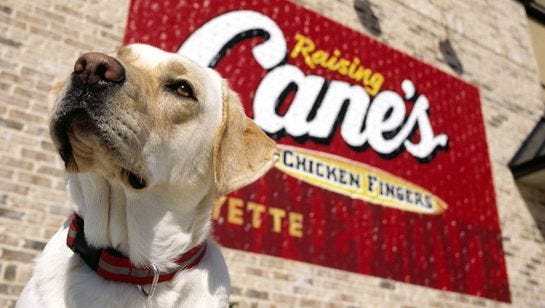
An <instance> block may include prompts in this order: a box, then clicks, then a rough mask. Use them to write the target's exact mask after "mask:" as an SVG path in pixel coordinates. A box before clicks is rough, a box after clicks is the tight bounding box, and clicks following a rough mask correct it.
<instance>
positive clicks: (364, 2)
mask: <svg viewBox="0 0 545 308" xmlns="http://www.w3.org/2000/svg"><path fill="white" fill-rule="evenodd" d="M354 9H355V10H356V14H357V15H358V18H359V20H360V22H361V23H362V25H363V26H364V27H365V29H367V30H368V31H369V32H371V34H373V35H374V36H380V35H381V34H382V30H381V29H380V23H379V21H378V17H377V15H376V14H375V12H374V11H373V8H372V7H371V3H370V2H369V0H355V1H354Z"/></svg>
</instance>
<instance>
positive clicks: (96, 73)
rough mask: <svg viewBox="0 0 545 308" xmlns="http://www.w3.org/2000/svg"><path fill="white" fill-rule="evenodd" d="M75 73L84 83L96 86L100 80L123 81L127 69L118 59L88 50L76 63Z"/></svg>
mask: <svg viewBox="0 0 545 308" xmlns="http://www.w3.org/2000/svg"><path fill="white" fill-rule="evenodd" d="M74 73H75V74H76V76H77V77H78V78H79V79H80V80H81V82H83V83H84V84H87V85H90V86H94V85H96V84H97V83H98V82H99V81H107V82H115V83H122V82H123V81H124V80H125V69H124V68H123V66H122V65H121V63H119V62H118V61H117V60H116V59H114V58H112V57H110V56H108V55H105V54H103V53H99V52H88V53H86V54H83V55H82V56H81V57H79V58H78V60H77V61H76V64H74Z"/></svg>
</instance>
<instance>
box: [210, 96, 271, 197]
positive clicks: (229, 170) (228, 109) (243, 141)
mask: <svg viewBox="0 0 545 308" xmlns="http://www.w3.org/2000/svg"><path fill="white" fill-rule="evenodd" d="M223 92H224V93H223V115H222V121H221V126H220V128H219V129H218V132H217V133H216V139H215V141H214V177H215V182H216V188H217V193H218V195H220V196H221V195H224V194H227V193H229V192H231V191H233V190H235V189H238V188H240V187H243V186H245V185H248V184H250V183H252V182H254V181H255V180H257V179H258V178H259V177H261V176H262V175H263V174H265V172H267V171H268V170H269V169H270V168H271V167H272V165H273V164H274V161H275V160H276V159H277V157H278V155H277V148H276V144H275V143H274V141H272V140H271V139H270V138H269V137H267V135H266V134H265V133H264V132H263V131H262V130H261V129H260V128H259V127H258V126H257V125H256V124H255V123H254V121H252V120H251V119H250V118H248V117H247V116H246V114H244V110H243V109H242V105H241V103H240V100H239V98H238V95H237V94H236V93H234V92H233V91H231V90H229V89H228V88H227V87H226V86H225V87H223Z"/></svg>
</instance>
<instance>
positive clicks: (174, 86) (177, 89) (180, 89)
mask: <svg viewBox="0 0 545 308" xmlns="http://www.w3.org/2000/svg"><path fill="white" fill-rule="evenodd" d="M168 88H169V89H171V90H172V91H173V92H174V93H176V94H177V95H179V96H181V97H186V98H193V99H194V98H195V94H194V93H193V88H192V87H191V85H190V84H189V83H188V82H187V81H185V80H181V81H176V82H173V83H171V84H169V85H168Z"/></svg>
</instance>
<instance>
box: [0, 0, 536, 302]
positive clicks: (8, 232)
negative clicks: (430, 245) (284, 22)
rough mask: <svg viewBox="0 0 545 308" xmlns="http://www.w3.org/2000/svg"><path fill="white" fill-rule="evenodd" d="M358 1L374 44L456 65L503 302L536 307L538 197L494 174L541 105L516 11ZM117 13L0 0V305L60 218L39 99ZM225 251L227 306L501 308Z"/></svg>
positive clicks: (120, 25) (347, 3) (334, 10)
mask: <svg viewBox="0 0 545 308" xmlns="http://www.w3.org/2000/svg"><path fill="white" fill-rule="evenodd" d="M296 2H297V3H299V4H301V5H303V6H305V7H307V8H310V9H312V10H315V11H317V12H319V13H321V14H323V15H325V16H327V17H329V18H332V19H334V20H337V21H338V22H339V23H342V24H344V25H346V26H348V27H351V28H354V29H356V30H357V31H360V32H363V33H367V34H369V35H373V34H372V33H377V31H376V29H375V30H373V29H370V30H368V29H367V28H365V27H364V26H362V24H361V22H360V18H359V17H358V15H357V14H356V11H355V10H354V2H353V1H352V0H339V1H330V0H297V1H296ZM364 2H365V1H364ZM367 2H369V3H370V4H371V7H372V10H373V11H374V13H375V15H376V17H378V23H379V26H380V32H381V35H380V36H378V37H377V39H379V40H380V41H382V42H385V43H387V44H388V45H390V46H392V47H394V48H397V49H399V50H402V51H404V52H406V53H408V54H411V55H412V56H415V57H417V58H419V59H421V60H422V61H424V62H427V63H430V64H432V65H434V66H436V67H438V68H440V69H442V70H444V71H446V72H448V73H450V74H456V73H455V72H454V71H453V70H452V69H451V68H450V67H449V66H448V65H447V64H446V63H445V61H444V59H443V56H442V55H441V53H440V52H439V48H438V46H439V41H440V40H443V39H445V38H446V37H447V35H448V37H449V38H450V40H451V42H452V44H453V46H454V49H455V50H456V51H457V53H458V56H459V58H460V60H461V62H462V63H463V66H464V73H463V74H462V75H461V76H460V77H461V78H463V79H465V80H467V81H469V82H471V83H473V84H475V85H477V86H478V87H479V88H480V93H481V99H482V104H483V111H484V118H485V123H486V129H487V139H488V144H489V147H490V153H491V161H492V167H493V174H494V182H495V188H496V194H497V202H498V211H499V215H500V221H501V227H502V231H503V239H504V249H505V253H506V261H507V268H508V274H509V282H510V289H511V294H512V301H513V303H512V305H513V306H516V307H544V306H545V244H544V235H545V193H544V192H542V191H539V190H538V189H535V188H531V187H525V186H522V185H520V184H519V185H518V186H517V184H516V183H515V182H514V180H513V178H512V176H511V174H510V172H509V170H508V169H507V167H506V164H507V162H508V161H509V159H510V158H511V157H512V156H513V154H514V153H515V151H516V150H517V148H518V147H519V145H520V144H521V142H522V140H524V138H525V137H526V135H527V134H528V132H529V131H530V130H531V129H532V127H533V125H534V124H535V122H536V121H537V119H538V118H539V117H540V116H541V115H542V114H543V109H544V104H543V94H542V93H541V92H540V88H539V77H538V73H537V69H536V67H537V66H536V63H535V60H534V56H533V53H532V49H531V47H530V46H531V44H530V40H529V37H528V33H527V22H526V17H525V13H524V10H523V8H522V6H521V5H520V4H519V3H518V2H515V1H512V0H495V1H491V0H480V1H471V0H459V1H443V0H411V1H404V0H371V1H367ZM128 5H129V3H128V0H123V1H105V0H92V1H61V0H56V1H53V0H51V1H46V0H43V1H39V2H38V1H28V0H3V1H2V2H1V3H0V306H6V307H10V306H11V305H12V304H13V303H14V300H15V299H16V298H17V295H18V294H19V292H20V291H21V289H22V287H23V286H24V284H25V282H26V281H27V280H28V279H29V275H30V273H31V262H32V260H33V259H34V258H35V257H36V256H37V255H38V254H39V252H40V250H41V249H42V248H43V246H44V245H45V242H46V241H47V239H48V238H49V237H50V236H51V235H52V234H53V233H54V232H55V231H56V229H57V228H58V226H59V225H60V224H61V223H62V222H63V221H64V219H65V217H66V215H67V214H68V213H69V212H70V210H69V207H68V202H67V197H66V190H65V182H64V179H63V170H62V167H61V164H60V161H59V159H58V158H57V155H56V154H55V153H54V151H53V147H52V144H51V142H50V140H49V136H48V131H47V125H46V118H47V104H46V97H47V93H48V91H49V89H50V88H51V87H52V86H53V85H54V84H55V83H56V82H57V81H60V80H61V78H63V76H66V75H67V74H68V73H69V72H70V70H71V67H72V65H73V62H74V60H75V59H76V58H77V56H78V55H79V54H80V53H81V52H83V51H88V50H96V49H99V50H110V49H112V48H114V47H116V46H118V45H119V44H120V42H121V39H122V36H123V32H124V27H125V20H126V15H127V7H128ZM224 254H225V257H226V259H227V263H228V266H229V269H230V272H231V276H232V282H233V296H232V300H233V301H234V302H236V303H238V306H239V307H255V306H257V307H272V306H275V307H288V306H307V307H320V306H322V307H360V306H361V307H373V306H376V307H379V306H388V307H390V306H394V307H395V306H398V307H422V306H431V307H443V306H445V307H460V306H468V307H474V306H478V307H480V306H488V307H496V306H502V305H504V304H500V303H497V302H494V301H490V300H486V299H482V298H478V297H471V296H463V295H460V294H457V293H451V292H441V291H437V290H433V289H429V288H424V287H418V286H414V285H408V284H404V283H401V282H395V281H389V280H384V279H379V278H374V277H369V276H363V275H357V274H353V273H348V272H343V271H338V270H332V269H327V268H323V267H319V266H314V265H309V264H304V263H299V262H292V261H284V260H282V259H279V258H274V257H268V256H261V255H255V254H251V253H245V252H241V251H235V250H231V249H224ZM505 306H507V305H505Z"/></svg>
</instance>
